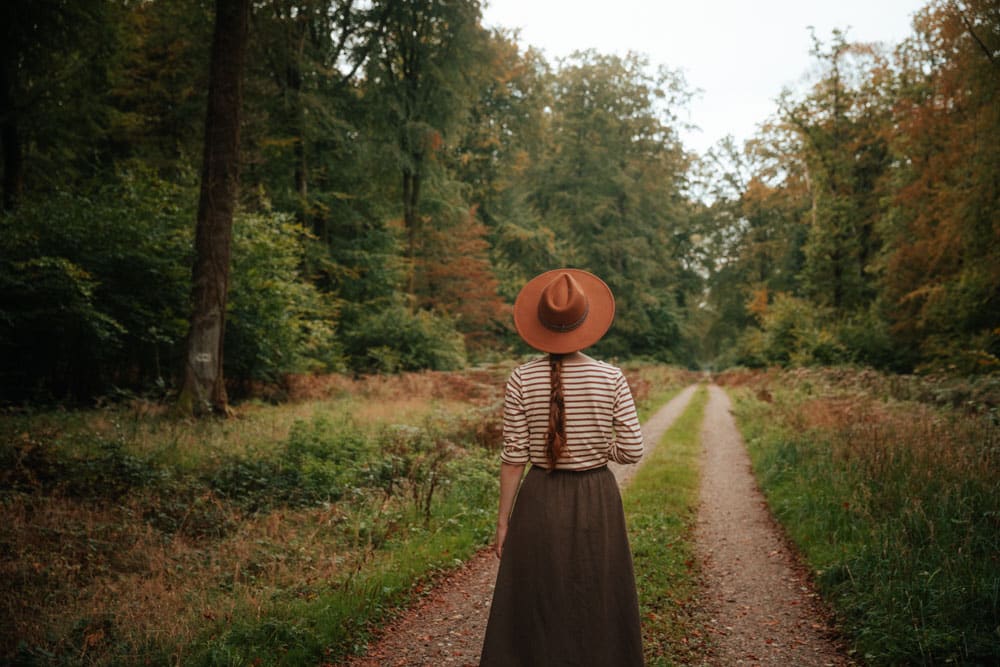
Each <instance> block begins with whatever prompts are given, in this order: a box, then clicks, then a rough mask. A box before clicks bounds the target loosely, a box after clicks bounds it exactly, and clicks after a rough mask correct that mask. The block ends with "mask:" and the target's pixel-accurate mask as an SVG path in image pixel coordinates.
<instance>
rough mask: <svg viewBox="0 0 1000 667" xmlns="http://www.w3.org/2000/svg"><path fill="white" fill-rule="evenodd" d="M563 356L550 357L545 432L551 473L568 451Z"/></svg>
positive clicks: (553, 355)
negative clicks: (547, 423) (547, 415)
mask: <svg viewBox="0 0 1000 667" xmlns="http://www.w3.org/2000/svg"><path fill="white" fill-rule="evenodd" d="M562 367H563V355H561V354H550V355H549V381H550V387H551V388H550V391H549V427H548V430H547V431H546V432H545V458H546V459H547V460H548V463H549V472H552V471H553V470H555V467H556V461H558V460H559V457H560V456H561V455H562V453H563V451H564V450H565V449H566V399H565V397H564V396H563V382H562Z"/></svg>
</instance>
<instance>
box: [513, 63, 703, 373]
mask: <svg viewBox="0 0 1000 667" xmlns="http://www.w3.org/2000/svg"><path fill="white" fill-rule="evenodd" d="M553 89H554V92H553V103H552V112H551V125H550V137H551V140H550V143H549V144H548V150H547V152H546V153H545V155H544V157H543V158H542V160H541V161H540V162H539V163H538V164H536V165H534V166H533V167H532V168H531V169H529V170H528V171H527V174H526V177H527V178H529V179H531V180H532V182H533V184H534V185H533V188H532V196H531V199H530V201H531V203H532V204H533V205H534V206H535V207H536V209H537V210H538V213H539V214H540V216H541V217H542V218H543V219H545V220H546V221H547V224H550V225H552V227H553V229H554V230H555V232H556V233H557V234H558V235H559V236H561V237H562V238H563V239H565V240H566V245H567V252H566V254H565V256H564V257H563V258H562V259H563V260H564V261H565V262H566V263H567V264H571V265H573V266H578V267H580V268H585V269H589V270H592V271H594V272H595V273H597V274H598V275H600V276H601V277H602V278H604V279H605V281H606V282H607V283H608V285H609V286H610V287H611V288H612V290H614V293H615V299H616V301H617V302H618V304H619V307H620V310H619V312H620V313H621V314H622V316H621V317H620V318H619V319H618V320H617V321H616V324H615V327H614V328H613V329H612V330H611V332H610V334H609V335H608V336H607V337H606V338H605V339H604V340H603V341H602V342H601V346H602V347H601V349H602V350H603V352H604V353H606V354H613V355H622V356H625V355H650V356H656V357H658V358H661V359H667V358H670V357H671V355H672V354H673V353H675V352H676V351H677V350H678V349H679V335H678V332H679V320H680V317H681V312H682V310H683V308H684V307H685V299H686V297H687V295H688V294H689V293H690V292H691V291H692V290H693V289H696V288H695V285H696V284H697V283H698V280H697V278H696V277H695V276H694V274H693V272H691V271H690V270H688V267H685V265H684V263H683V257H684V256H685V255H686V254H687V253H688V251H689V245H690V233H689V230H688V223H689V221H688V215H689V213H690V210H689V208H688V206H687V204H686V201H685V197H684V189H685V187H686V182H685V172H686V170H687V166H688V156H687V155H686V154H685V153H684V151H683V149H682V147H681V144H680V141H679V139H678V134H677V128H676V126H677V124H678V121H677V117H676V110H677V108H678V107H679V106H680V105H682V104H684V103H685V102H686V100H687V97H688V94H689V93H688V91H687V90H686V87H685V84H684V81H683V79H682V78H681V77H680V76H679V75H678V74H676V73H674V72H672V71H670V70H667V69H665V68H659V69H658V70H655V71H652V72H651V71H650V68H649V63H648V62H647V61H646V60H645V59H644V58H642V57H640V56H638V55H635V54H629V55H627V56H625V57H618V56H605V55H601V54H598V53H596V52H593V51H587V52H583V53H576V54H574V55H573V56H572V57H571V58H570V59H568V60H567V61H564V62H563V63H561V68H560V69H559V71H558V72H557V73H556V74H555V76H554V80H553Z"/></svg>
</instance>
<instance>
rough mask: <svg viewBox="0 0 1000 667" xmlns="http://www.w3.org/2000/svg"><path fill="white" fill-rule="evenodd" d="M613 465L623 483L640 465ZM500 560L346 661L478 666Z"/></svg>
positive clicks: (672, 409) (469, 567)
mask: <svg viewBox="0 0 1000 667" xmlns="http://www.w3.org/2000/svg"><path fill="white" fill-rule="evenodd" d="M694 391H695V387H694V386H693V385H692V386H690V387H688V388H686V389H685V390H684V391H682V392H681V393H680V394H678V395H677V396H676V397H674V399H673V400H671V401H670V402H669V403H667V404H666V405H665V406H663V407H662V408H660V410H659V411H657V412H656V414H654V415H653V416H652V417H650V418H649V419H648V420H647V421H646V423H645V424H643V426H642V430H643V435H644V436H645V441H646V444H647V446H650V445H651V444H652V443H656V442H659V441H660V438H661V437H662V436H663V434H664V432H666V430H667V429H668V428H669V427H670V424H672V423H673V421H674V420H675V419H676V418H677V417H678V416H679V415H680V414H681V413H682V412H683V411H684V408H685V407H686V406H687V403H688V401H689V400H691V396H692V395H693V394H694ZM640 464H641V462H640ZM610 467H611V469H612V472H614V473H615V477H616V478H617V479H618V483H619V484H620V485H623V484H626V483H627V482H628V480H629V479H631V477H632V475H633V474H634V472H635V468H636V466H634V465H632V466H618V465H615V464H612V465H611V466H610ZM498 562H499V561H497V559H496V557H495V556H494V555H493V552H492V550H489V549H484V550H483V551H481V552H479V553H478V554H477V555H476V556H474V557H473V558H472V559H471V560H470V561H469V562H468V563H466V564H465V565H464V566H463V567H462V568H460V569H459V570H458V571H457V572H455V573H453V574H452V575H451V576H449V577H448V578H447V579H445V580H444V581H442V582H441V583H440V584H439V585H437V586H435V588H434V590H433V591H431V592H430V593H429V594H428V595H427V597H426V598H424V599H423V600H422V601H421V602H420V603H418V604H417V605H416V606H415V607H414V608H412V609H410V610H408V611H407V612H406V613H405V614H403V615H402V616H401V617H400V618H399V619H398V620H396V621H395V622H394V623H392V624H390V625H389V626H388V627H387V628H386V629H385V631H384V632H383V633H382V635H381V636H380V638H379V639H378V640H377V641H375V642H374V643H372V644H370V645H369V647H368V651H367V653H366V655H365V656H364V657H361V658H356V659H354V660H352V661H350V662H348V663H347V664H348V665H351V666H352V667H411V666H414V665H436V666H437V665H442V666H443V665H455V666H459V665H461V666H462V667H465V666H466V665H478V664H479V651H480V649H481V648H482V644H483V635H484V634H485V633H486V620H487V618H488V616H489V613H490V600H491V599H492V597H493V585H494V583H495V582H496V577H497V563H498Z"/></svg>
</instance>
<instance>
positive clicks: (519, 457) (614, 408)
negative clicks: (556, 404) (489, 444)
mask: <svg viewBox="0 0 1000 667" xmlns="http://www.w3.org/2000/svg"><path fill="white" fill-rule="evenodd" d="M562 382H563V396H564V398H565V406H566V448H565V450H564V451H563V454H562V456H560V457H559V460H558V461H557V462H556V468H557V469H559V470H588V469H590V468H597V467H600V466H602V465H605V464H606V463H607V462H608V460H611V461H615V462H617V463H635V462H637V461H638V460H639V459H640V458H641V457H642V451H643V440H642V429H641V427H640V426H639V417H638V416H637V415H636V412H635V402H634V401H633V400H632V392H631V391H630V390H629V387H628V382H626V380H625V376H624V375H623V374H622V372H621V370H620V369H618V368H616V367H615V366H612V365H611V364H607V363H604V362H603V361H595V360H594V359H590V358H589V357H581V358H572V359H564V360H563V367H562ZM549 394H550V370H549V360H548V358H546V357H543V358H541V359H536V360H534V361H529V362H528V363H526V364H523V365H521V366H518V367H517V368H515V369H514V371H513V372H512V373H511V375H510V378H509V379H508V380H507V389H506V394H505V397H504V412H503V442H504V445H503V452H502V453H501V455H500V458H501V460H503V461H504V462H506V463H513V464H522V463H528V462H529V461H530V462H531V463H532V464H533V465H537V466H541V467H545V468H547V467H548V461H547V459H546V457H545V432H546V430H547V428H548V424H549Z"/></svg>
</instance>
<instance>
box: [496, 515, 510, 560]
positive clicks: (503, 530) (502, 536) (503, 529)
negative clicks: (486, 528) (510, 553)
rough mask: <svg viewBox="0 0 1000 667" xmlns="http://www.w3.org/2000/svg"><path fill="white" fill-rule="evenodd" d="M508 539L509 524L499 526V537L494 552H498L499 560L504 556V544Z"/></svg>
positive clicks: (497, 536)
mask: <svg viewBox="0 0 1000 667" xmlns="http://www.w3.org/2000/svg"><path fill="white" fill-rule="evenodd" d="M506 539H507V524H499V523H498V524H497V535H496V544H495V545H494V547H493V548H494V550H495V551H496V554H497V558H500V556H501V555H503V543H504V540H506Z"/></svg>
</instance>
